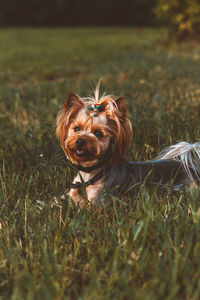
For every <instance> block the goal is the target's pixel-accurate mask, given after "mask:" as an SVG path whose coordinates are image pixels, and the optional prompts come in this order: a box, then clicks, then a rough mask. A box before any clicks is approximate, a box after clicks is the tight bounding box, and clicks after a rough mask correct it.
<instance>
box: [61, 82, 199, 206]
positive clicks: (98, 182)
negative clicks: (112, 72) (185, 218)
mask: <svg viewBox="0 0 200 300" xmlns="http://www.w3.org/2000/svg"><path fill="white" fill-rule="evenodd" d="M57 136H58V138H59V140H60V142H61V145H62V148H63V150H64V152H65V154H66V156H67V158H68V160H70V161H71V163H72V164H73V165H75V167H76V168H77V169H78V174H77V176H76V177H75V178H74V180H73V183H72V184H71V185H70V190H69V196H70V197H71V198H72V199H73V201H74V202H75V204H76V205H78V206H80V207H84V206H85V205H86V204H87V203H90V204H94V205H96V204H98V203H100V202H101V201H103V199H105V197H106V196H105V195H107V194H115V195H124V194H127V195H132V194H133V193H134V191H135V190H136V187H137V186H138V185H140V184H142V183H145V184H146V185H147V186H152V185H157V186H158V189H163V188H164V187H166V186H171V187H172V189H175V190H177V189H179V188H181V187H183V188H186V189H187V188H189V187H191V186H194V185H197V184H198V183H200V142H197V143H195V144H189V143H187V142H180V143H178V144H176V145H173V146H170V147H169V148H167V149H164V150H163V152H161V154H160V155H159V156H158V157H157V158H156V159H155V160H151V161H142V162H131V161H127V160H125V159H124V158H123V156H124V154H125V152H126V150H127V149H128V147H129V145H130V143H131V140H132V125H131V122H130V120H129V118H128V112H127V109H126V105H125V101H124V98H123V97H118V98H117V97H114V96H110V95H108V96H106V95H103V96H102V97H99V86H97V88H96V90H95V92H94V97H87V98H80V97H79V96H78V95H76V94H74V93H73V92H71V93H70V94H69V95H68V97H67V100H66V102H65V104H64V106H63V109H62V111H61V112H60V114H59V115H58V120H57ZM83 187H84V188H85V192H86V196H87V200H86V199H85V198H84V197H83V194H82V193H81V190H83Z"/></svg>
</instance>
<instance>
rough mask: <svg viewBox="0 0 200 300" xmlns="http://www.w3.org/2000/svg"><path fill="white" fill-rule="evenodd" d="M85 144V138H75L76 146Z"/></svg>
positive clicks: (79, 146)
mask: <svg viewBox="0 0 200 300" xmlns="http://www.w3.org/2000/svg"><path fill="white" fill-rule="evenodd" d="M85 144H86V140H84V139H82V138H79V139H77V140H76V146H77V147H78V148H82V147H83V146H84V145H85Z"/></svg>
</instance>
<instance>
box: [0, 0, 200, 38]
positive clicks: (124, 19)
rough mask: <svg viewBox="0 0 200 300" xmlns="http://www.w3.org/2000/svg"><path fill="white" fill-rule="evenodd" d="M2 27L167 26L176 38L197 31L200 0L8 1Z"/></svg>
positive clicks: (0, 15)
mask: <svg viewBox="0 0 200 300" xmlns="http://www.w3.org/2000/svg"><path fill="white" fill-rule="evenodd" d="M0 25H1V26H45V27H47V26H100V25H101V26H102V25H103V26H108V25H112V26H113V25H114V26H160V25H165V26H170V30H173V33H174V34H175V35H176V36H177V37H178V38H185V37H188V36H197V35H198V34H199V31H200V1H199V0H182V1H181V0H169V1H168V0H148V1H147V0H107V1H101V0H88V1H84V0H44V1H40V0H29V1H26V0H7V1H1V3H0Z"/></svg>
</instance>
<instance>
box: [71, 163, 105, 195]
mask: <svg viewBox="0 0 200 300" xmlns="http://www.w3.org/2000/svg"><path fill="white" fill-rule="evenodd" d="M108 170H109V168H108V167H107V168H104V169H102V170H101V171H99V172H98V173H97V174H96V175H94V176H93V177H92V178H90V179H89V180H88V181H86V182H85V181H82V182H79V181H77V182H75V183H71V184H70V189H78V192H79V194H81V190H82V187H84V188H86V187H87V186H89V185H93V184H95V182H96V181H98V180H99V179H101V178H102V177H103V176H104V175H105V174H106V173H107V172H108Z"/></svg>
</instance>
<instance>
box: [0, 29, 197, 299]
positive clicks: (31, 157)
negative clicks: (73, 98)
mask: <svg viewBox="0 0 200 300" xmlns="http://www.w3.org/2000/svg"><path fill="white" fill-rule="evenodd" d="M164 37H165V31H164V30H153V29H134V28H126V29H122V28H98V29H97V28H91V29H88V28H74V29H28V28H27V29H26V28H24V29H17V28H10V29H0V124H1V126H0V163H1V170H0V198H1V202H0V266H1V267H0V299H34V300H35V299H42V300H43V299H46V300H51V299H56V300H57V299H59V300H60V299H89V300H90V299H91V300H92V299H144V300H152V299H154V300H157V299H185V300H189V299H192V300H193V299H194V300H198V299H199V298H200V281H199V276H200V207H199V197H198V195H197V193H196V192H195V191H194V192H191V193H188V194H184V193H183V192H181V191H180V192H177V193H171V192H170V191H169V193H168V194H166V195H163V196H159V197H158V196H156V194H155V193H154V192H152V193H151V194H149V193H148V192H147V191H146V189H145V187H141V190H140V192H139V194H138V195H137V197H136V198H134V199H131V198H129V199H119V198H113V199H111V201H110V203H109V204H108V205H106V206H103V207H102V208H101V209H96V210H95V209H88V210H82V211H80V212H78V211H76V209H75V208H73V206H72V205H71V204H70V203H67V201H66V200H65V199H63V198H62V197H61V195H62V194H63V193H64V191H65V190H66V187H67V185H68V184H69V182H70V181H71V179H72V177H73V175H74V170H71V169H70V167H69V164H68V162H67V161H66V159H65V156H64V154H63V153H62V150H61V149H60V146H59V143H58V141H57V140H56V137H55V120H56V115H57V113H58V111H59V110H60V108H61V106H62V104H63V102H64V101H65V98H66V95H67V93H68V91H70V90H73V91H75V92H77V93H78V94H80V95H81V96H86V95H89V94H90V93H91V91H92V88H93V87H94V85H95V83H96V82H97V80H98V79H99V77H103V87H102V90H103V89H104V88H105V89H106V90H107V92H108V93H112V94H115V95H120V94H123V95H124V97H125V99H126V101H127V105H128V108H129V113H130V118H131V121H132V123H133V135H134V137H133V143H132V147H131V149H130V150H129V152H128V153H127V158H128V159H131V160H144V159H150V158H153V157H155V156H156V155H157V153H158V152H159V151H160V150H161V149H163V147H165V146H167V145H169V144H172V143H175V142H177V141H180V140H187V141H189V142H195V141H198V140H199V136H200V118H199V113H200V88H199V87H200V71H199V70H200V55H199V50H200V45H199V44H194V43H193V44H191V43H190V44H188V43H187V44H186V43H185V44H184V43H183V44H166V43H165V41H164V40H165V39H164Z"/></svg>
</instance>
